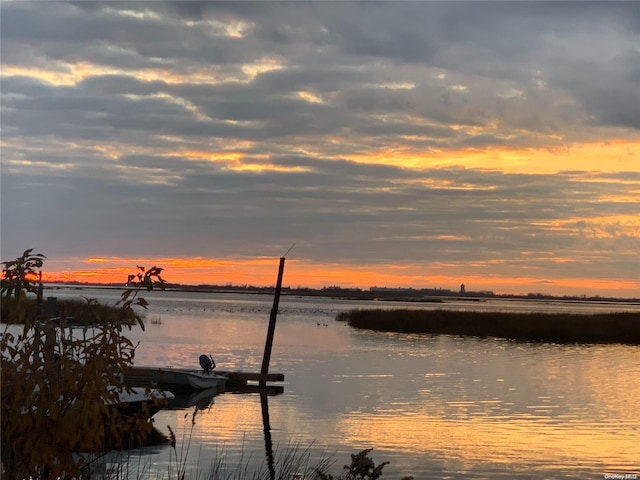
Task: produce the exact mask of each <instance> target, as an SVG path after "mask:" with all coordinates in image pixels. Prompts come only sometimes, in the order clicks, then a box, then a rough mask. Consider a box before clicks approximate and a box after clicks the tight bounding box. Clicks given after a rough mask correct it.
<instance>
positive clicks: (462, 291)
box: [460, 283, 467, 295]
mask: <svg viewBox="0 0 640 480" xmlns="http://www.w3.org/2000/svg"><path fill="white" fill-rule="evenodd" d="M465 293H467V290H466V289H465V288H464V283H461V284H460V294H461V295H464V294H465Z"/></svg>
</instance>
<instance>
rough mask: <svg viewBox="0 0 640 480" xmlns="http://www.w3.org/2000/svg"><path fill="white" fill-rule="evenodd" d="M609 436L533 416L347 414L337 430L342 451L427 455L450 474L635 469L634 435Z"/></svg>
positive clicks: (595, 428) (600, 428)
mask: <svg viewBox="0 0 640 480" xmlns="http://www.w3.org/2000/svg"><path fill="white" fill-rule="evenodd" d="M616 427H617V429H616V432H615V434H614V433H612V431H611V429H610V428H608V426H607V425H606V424H605V425H598V424H590V425H585V424H582V423H574V424H572V423H554V422H553V421H549V420H547V419H543V418H538V417H535V416H522V418H514V417H504V418H500V417H492V418H467V419H459V418H441V417H438V416H433V415H428V414H404V415H393V416H386V415H371V414H361V413H358V414H350V415H347V416H346V417H345V418H342V419H341V420H340V422H339V424H338V426H337V428H338V429H339V430H340V431H341V432H343V435H344V443H345V444H347V445H378V446H384V447H385V448H390V449H398V450H401V451H404V452H413V453H415V454H430V455H433V456H435V457H437V458H440V459H441V460H442V461H443V462H445V464H449V465H450V466H453V465H455V466H456V468H461V467H462V468H467V469H470V470H473V468H474V467H476V468H479V467H480V466H483V467H486V465H487V464H502V465H509V466H511V467H514V468H517V467H518V466H519V465H520V466H522V467H528V468H530V467H531V466H532V465H535V464H538V463H542V464H544V465H545V466H555V467H556V468H559V469H563V470H565V471H566V470H567V469H573V468H575V466H576V465H582V464H585V463H590V464H596V465H598V464H601V465H603V466H607V467H609V468H628V469H631V468H633V467H637V459H638V458H640V442H639V440H640V438H639V437H640V434H639V433H638V431H637V430H632V428H631V427H629V428H628V429H627V430H626V431H624V432H621V431H620V428H619V427H620V426H619V425H616Z"/></svg>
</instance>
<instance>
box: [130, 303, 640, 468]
mask: <svg viewBox="0 0 640 480" xmlns="http://www.w3.org/2000/svg"><path fill="white" fill-rule="evenodd" d="M187 297H188V298H189V300H188V301H183V300H182V299H181V298H182V297H180V298H172V299H171V300H170V301H169V300H167V301H164V303H161V302H157V303H156V302H155V300H153V301H152V303H151V305H152V310H151V311H150V315H159V316H161V320H162V323H160V324H155V325H148V326H147V330H146V331H145V332H133V336H134V338H133V339H134V341H137V340H140V342H141V343H140V347H139V349H138V351H137V354H136V363H137V364H138V365H158V366H160V365H174V366H183V367H192V366H195V365H196V364H197V358H198V355H199V354H201V353H211V354H213V356H214V358H215V360H216V363H218V364H219V365H220V367H225V368H230V369H233V368H240V369H245V370H252V369H253V370H255V371H258V370H259V366H260V361H261V358H262V350H263V346H264V338H265V332H266V327H267V323H268V316H269V310H270V307H271V303H270V302H271V298H270V297H268V296H264V297H261V296H256V297H258V298H252V297H251V296H247V297H244V296H237V295H235V296H222V297H216V298H217V299H216V300H215V301H214V300H213V298H214V297H210V298H208V299H205V300H206V301H199V300H198V299H197V298H196V297H194V296H187ZM468 303H469V302H467V304H468ZM354 305H358V304H357V303H354V304H348V303H345V302H342V303H340V302H335V303H331V301H330V300H329V299H321V300H316V299H306V300H305V299H295V298H294V299H289V298H287V297H284V298H283V299H282V303H281V310H282V312H281V314H280V315H279V317H278V326H277V329H276V333H275V339H274V348H273V353H272V359H271V368H270V369H271V371H277V372H283V373H284V374H285V379H286V382H285V392H284V394H283V395H280V396H278V397H275V398H273V397H272V398H271V399H266V398H265V399H263V398H262V397H261V396H260V395H256V394H249V395H235V394H230V393H225V394H222V395H217V396H215V397H213V399H214V400H215V403H212V404H211V405H210V406H209V408H207V409H205V410H201V411H199V412H198V416H197V421H196V424H195V425H194V426H193V429H192V430H189V435H190V438H191V444H192V445H193V447H192V451H193V452H197V454H196V455H195V458H193V457H190V459H189V462H190V463H189V465H190V466H191V467H192V468H193V469H200V471H206V469H207V468H208V467H209V466H210V463H211V461H212V458H214V457H215V456H216V455H217V454H219V453H220V452H221V451H224V452H225V455H226V456H227V457H228V458H229V459H230V460H229V461H230V462H231V463H232V464H234V465H235V464H237V459H238V458H245V459H248V458H249V457H250V461H251V462H255V463H257V464H259V465H263V464H264V463H265V462H267V464H268V462H269V461H270V460H269V457H270V456H271V458H273V454H274V451H277V449H278V445H279V444H290V443H296V444H300V445H304V446H306V445H313V448H312V453H313V455H315V456H316V458H318V457H321V456H324V455H326V452H327V451H329V452H336V455H337V457H336V461H337V464H338V465H342V464H343V463H348V457H349V454H350V453H355V452H357V451H358V450H360V449H363V448H369V447H373V448H374V452H373V454H374V456H375V458H376V461H386V460H391V462H392V463H391V465H389V466H388V467H387V468H385V472H387V477H388V478H401V477H402V476H403V475H413V476H414V477H415V478H416V479H427V478H465V479H468V478H496V477H500V476H502V477H503V478H516V479H523V478H602V477H603V474H604V473H605V472H612V471H613V472H616V471H627V472H633V473H640V471H638V470H640V466H639V464H638V458H640V429H639V427H638V419H639V418H640V382H638V379H639V378H640V364H639V363H638V361H637V359H638V355H639V354H640V347H633V346H620V345H605V346H585V345H574V346H567V345H553V344H527V343H517V342H509V341H503V340H496V339H484V340H480V339H474V338H456V337H447V336H438V337H432V336H429V335H401V334H384V333H375V332H366V331H356V330H352V329H350V328H349V327H346V326H345V325H344V324H343V323H339V322H334V321H333V315H335V313H337V311H341V310H346V309H349V308H350V307H351V306H354ZM368 305H370V303H369V304H368ZM514 305H515V304H512V306H511V308H516V307H517V308H525V307H526V305H525V304H518V305H517V306H514ZM364 306H367V305H364ZM390 306H391V305H390ZM405 306H406V305H405ZM411 306H412V307H413V305H411ZM440 307H441V305H440ZM466 307H467V308H469V305H466ZM473 307H476V305H473ZM486 307H487V305H486V304H483V305H482V308H486ZM552 307H557V305H545V308H552ZM460 308H463V306H460ZM529 308H530V304H529ZM562 308H573V306H567V305H563V306H562ZM579 308H586V307H585V306H584V305H579ZM603 308H604V307H603ZM318 324H320V325H318ZM324 324H327V326H326V327H325V326H324ZM258 397H260V398H258ZM190 408H194V407H190ZM188 412H190V410H165V411H161V412H159V413H158V414H156V417H155V418H156V425H157V426H158V427H159V428H163V427H164V426H165V425H171V426H172V428H173V429H174V431H180V427H181V426H183V425H188V419H187V420H185V413H188ZM188 428H191V427H190V426H188ZM185 437H186V435H185ZM269 445H271V447H270V448H269V447H268V446H269ZM276 456H277V454H276ZM147 458H148V459H149V460H150V461H151V463H152V464H153V468H154V469H155V470H153V471H154V472H166V471H167V470H166V467H167V463H168V453H167V452H166V451H162V452H157V451H155V452H152V453H149V455H148V457H147ZM271 461H272V460H271ZM634 469H635V472H634ZM270 471H271V470H270ZM150 476H151V477H152V478H155V477H154V474H153V473H151V474H150ZM155 476H156V477H157V475H155Z"/></svg>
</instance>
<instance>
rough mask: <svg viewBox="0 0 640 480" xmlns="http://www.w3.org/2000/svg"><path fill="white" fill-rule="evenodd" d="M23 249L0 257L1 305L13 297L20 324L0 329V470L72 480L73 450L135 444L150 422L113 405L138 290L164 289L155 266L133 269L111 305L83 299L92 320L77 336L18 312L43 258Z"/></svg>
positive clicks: (76, 469) (77, 466) (137, 319)
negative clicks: (17, 327)
mask: <svg viewBox="0 0 640 480" xmlns="http://www.w3.org/2000/svg"><path fill="white" fill-rule="evenodd" d="M31 251H32V250H26V251H25V253H24V254H23V255H22V257H19V258H18V259H16V260H15V261H13V262H3V264H4V265H5V269H4V270H3V274H4V278H3V287H2V295H3V303H4V300H5V298H10V297H11V298H13V299H14V300H16V301H17V303H18V308H16V309H15V311H14V312H13V317H14V318H12V319H11V320H12V321H13V323H21V324H22V330H21V332H19V333H12V332H10V331H9V328H8V327H6V328H5V330H4V332H3V333H2V336H1V338H0V344H1V348H2V357H1V358H2V380H1V381H2V385H1V386H2V388H1V391H0V397H1V398H0V414H1V425H0V426H1V433H0V438H1V447H2V451H1V453H0V455H1V459H2V464H3V466H4V469H5V472H4V474H5V475H4V476H5V477H6V478H7V479H24V478H33V479H54V478H55V479H58V478H63V479H66V478H77V477H78V476H79V475H80V472H81V469H82V465H83V462H84V457H83V456H80V455H74V453H76V452H80V451H82V452H90V451H98V450H101V449H103V448H105V447H108V448H120V447H121V446H123V445H125V444H127V443H130V442H132V443H137V442H140V440H141V438H142V437H143V436H145V435H146V434H147V433H148V432H149V431H150V430H151V428H152V425H151V423H150V422H149V421H148V414H147V413H148V412H145V411H143V412H141V413H140V414H138V415H134V416H132V417H128V416H125V415H123V414H121V413H120V412H119V410H118V408H117V403H118V399H119V393H121V392H123V391H126V388H127V387H125V385H124V384H123V383H122V372H123V370H124V368H125V367H128V366H130V365H131V364H132V363H133V359H134V355H135V349H136V347H137V345H134V344H133V343H132V342H131V341H130V340H129V339H128V338H127V337H126V336H125V335H124V332H125V330H127V329H128V330H131V329H132V328H134V327H135V326H139V327H140V328H143V329H144V324H143V322H142V318H141V316H140V314H139V313H138V312H139V309H140V308H142V309H145V308H147V302H146V301H145V300H144V298H142V297H140V296H139V292H140V290H141V289H142V288H144V289H147V290H151V289H153V288H164V280H163V279H162V278H161V276H160V273H161V272H162V269H160V268H157V267H153V268H151V269H148V270H145V269H144V268H143V267H137V273H136V274H134V275H130V276H129V279H128V287H129V288H128V289H127V290H125V291H124V292H123V293H122V296H121V298H120V300H119V301H118V303H117V304H116V306H115V308H113V309H104V308H97V307H96V308H92V307H94V306H95V303H96V302H95V301H93V300H88V301H87V307H88V308H89V310H90V311H91V312H92V314H93V319H92V321H91V322H90V323H91V324H90V326H85V327H84V328H83V330H82V336H80V335H78V334H77V330H73V329H65V328H63V324H61V325H56V324H53V323H52V322H43V321H41V320H40V319H38V318H36V317H33V316H28V315H26V314H25V312H26V310H25V309H24V308H22V304H23V303H24V302H25V299H26V294H25V293H26V292H32V291H33V288H35V287H34V280H33V279H34V278H38V279H39V278H40V276H39V272H38V270H37V269H39V268H41V267H42V265H43V259H44V258H45V257H44V255H40V254H37V255H32V254H31ZM35 285H36V286H37V283H36V284H35ZM80 337H82V338H80Z"/></svg>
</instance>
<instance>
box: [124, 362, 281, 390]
mask: <svg viewBox="0 0 640 480" xmlns="http://www.w3.org/2000/svg"><path fill="white" fill-rule="evenodd" d="M214 373H216V374H218V375H226V376H227V377H228V379H229V380H228V381H227V383H229V384H230V385H246V384H247V382H283V381H284V374H283V373H265V374H263V373H257V372H239V371H226V370H214ZM157 379H158V368H157V367H129V368H128V369H126V370H125V371H124V383H126V384H127V385H132V386H133V385H135V386H148V385H153V384H155V383H156V382H157Z"/></svg>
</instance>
